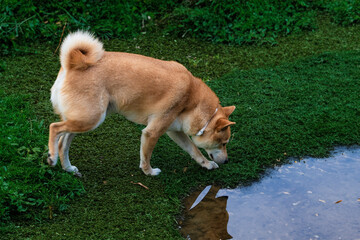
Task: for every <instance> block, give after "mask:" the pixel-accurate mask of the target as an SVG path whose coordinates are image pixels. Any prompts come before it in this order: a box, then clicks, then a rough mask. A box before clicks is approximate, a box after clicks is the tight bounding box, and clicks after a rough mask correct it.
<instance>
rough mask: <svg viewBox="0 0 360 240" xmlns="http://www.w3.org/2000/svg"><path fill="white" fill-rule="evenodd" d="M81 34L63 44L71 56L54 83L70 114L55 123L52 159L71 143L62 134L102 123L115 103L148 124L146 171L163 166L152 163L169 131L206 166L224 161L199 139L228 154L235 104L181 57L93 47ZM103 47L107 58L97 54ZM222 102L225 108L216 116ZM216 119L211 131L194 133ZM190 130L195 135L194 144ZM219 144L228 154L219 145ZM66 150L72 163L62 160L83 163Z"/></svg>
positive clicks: (57, 100) (59, 108)
mask: <svg viewBox="0 0 360 240" xmlns="http://www.w3.org/2000/svg"><path fill="white" fill-rule="evenodd" d="M76 34H77V35H76ZM74 35H76V38H75V37H73V39H74V41H78V42H77V43H76V42H74V43H73V42H71V44H70V43H69V42H70V41H71V40H72V36H71V35H70V36H68V37H67V39H66V41H67V44H68V45H70V46H71V47H70V48H68V49H67V48H65V47H64V48H62V50H63V51H68V52H62V53H61V56H65V57H62V58H61V63H62V68H61V69H60V71H59V75H58V78H57V80H56V82H55V84H54V86H53V88H52V96H51V100H52V102H53V105H54V108H55V111H56V112H57V113H58V114H59V115H60V116H61V118H62V120H63V121H61V122H58V123H52V124H51V125H50V134H49V158H48V162H49V164H50V165H55V164H56V161H57V155H58V148H59V147H60V150H61V151H63V152H64V151H66V149H67V150H68V148H69V144H70V143H67V144H68V145H67V146H62V144H59V145H60V146H57V145H58V141H59V137H60V136H61V135H62V134H69V133H81V132H86V131H89V130H92V129H94V128H96V127H97V126H98V125H99V124H101V122H102V121H103V120H104V118H105V116H106V114H108V113H109V111H116V112H119V113H120V114H122V115H124V116H125V117H126V118H127V119H129V120H130V121H133V122H135V123H138V124H143V125H146V127H145V129H143V131H142V137H141V149H140V167H141V168H142V170H143V171H144V173H145V174H149V175H157V174H158V173H159V172H160V170H159V169H152V167H151V165H150V158H151V154H152V151H153V149H154V146H155V144H156V142H157V140H158V138H159V137H160V136H161V135H162V134H164V133H165V132H167V133H168V135H169V136H170V137H171V138H172V139H173V140H174V141H175V142H176V143H177V144H178V145H179V146H180V147H182V148H183V149H184V150H185V151H187V152H188V153H189V154H190V155H191V156H192V157H193V158H194V159H195V160H196V161H197V162H198V163H199V164H201V165H202V166H203V167H206V168H207V169H212V168H216V167H217V165H216V163H214V162H212V161H208V160H207V159H206V158H205V157H204V156H203V155H202V154H201V152H200V151H199V150H198V149H197V147H196V146H195V144H196V145H197V146H200V147H204V148H205V149H206V150H207V151H208V153H209V152H210V153H209V156H214V155H216V156H217V157H214V160H215V161H216V162H220V163H222V162H226V161H227V154H226V148H224V146H223V145H222V144H224V143H225V144H226V143H227V142H228V140H229V138H230V128H229V127H228V126H230V125H232V124H234V123H233V122H230V121H229V120H228V117H229V115H230V114H231V112H232V111H234V109H235V107H224V108H223V107H221V106H220V104H219V99H218V98H217V96H216V95H215V93H214V92H213V91H211V89H210V88H209V87H208V86H207V85H206V84H205V83H203V82H202V81H201V80H200V79H198V78H196V77H194V76H193V75H192V74H191V73H190V72H189V71H188V70H187V69H186V68H185V67H184V66H183V65H181V64H179V63H177V62H173V61H170V62H169V61H162V60H158V59H154V58H150V57H146V56H141V55H136V54H129V53H120V52H103V53H102V52H101V51H103V50H102V45H101V48H99V46H97V48H95V47H92V45H91V44H89V43H88V42H86V41H82V40H81V41H80V40H79V38H80V39H81V33H78V32H77V33H75V34H74ZM86 37H89V35H87V36H86ZM93 40H94V41H97V40H96V39H93ZM91 41H92V40H91V39H90V40H89V42H90V43H92V42H91ZM100 55H101V58H100V59H98V60H96V59H97V58H96V57H97V56H100ZM64 58H65V59H64ZM62 71H64V72H62ZM216 108H218V111H217V112H216V115H215V116H213V114H214V111H215V109H216ZM212 116H213V117H212ZM210 119H211V121H210V123H209V125H208V126H207V128H206V130H205V132H204V134H203V135H202V136H195V135H196V133H197V132H198V131H199V130H200V129H201V128H202V127H203V126H204V125H205V124H206V123H207V122H208V121H209V120H210ZM71 136H72V135H71ZM188 136H193V138H192V139H193V140H194V142H195V144H194V143H193V142H192V141H191V139H190V138H189V137H188ZM71 139H72V138H71ZM66 142H71V140H70V141H66ZM60 143H62V141H60ZM63 149H65V150H63ZM214 149H216V150H214ZM218 151H221V152H222V154H220V153H215V152H218ZM212 152H213V153H212ZM210 154H211V155H210ZM60 157H61V158H63V159H62V163H63V162H64V163H65V166H64V165H63V168H66V169H68V168H70V169H75V168H76V167H75V166H71V165H70V162H69V160H68V154H67V153H66V152H65V153H60ZM76 170H77V168H76Z"/></svg>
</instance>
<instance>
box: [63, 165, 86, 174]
mask: <svg viewBox="0 0 360 240" xmlns="http://www.w3.org/2000/svg"><path fill="white" fill-rule="evenodd" d="M64 170H65V171H66V172H69V173H73V174H74V176H76V177H82V175H81V173H80V172H79V169H78V168H77V167H75V166H69V167H67V168H64Z"/></svg>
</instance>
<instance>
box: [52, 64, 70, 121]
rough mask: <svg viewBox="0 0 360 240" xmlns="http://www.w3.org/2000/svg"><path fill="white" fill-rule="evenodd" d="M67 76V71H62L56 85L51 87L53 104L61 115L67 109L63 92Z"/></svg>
mask: <svg viewBox="0 0 360 240" xmlns="http://www.w3.org/2000/svg"><path fill="white" fill-rule="evenodd" d="M65 76H66V71H61V72H60V73H59V75H58V77H57V79H56V81H55V83H54V85H53V86H52V88H51V102H52V105H53V107H54V109H55V111H56V112H57V113H58V114H61V115H63V113H64V111H65V106H64V99H63V96H62V95H63V94H62V92H61V90H62V87H63V85H64V81H65Z"/></svg>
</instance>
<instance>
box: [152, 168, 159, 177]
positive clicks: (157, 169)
mask: <svg viewBox="0 0 360 240" xmlns="http://www.w3.org/2000/svg"><path fill="white" fill-rule="evenodd" d="M160 173H161V170H160V168H153V169H152V171H151V173H150V175H151V176H157V175H159V174H160Z"/></svg>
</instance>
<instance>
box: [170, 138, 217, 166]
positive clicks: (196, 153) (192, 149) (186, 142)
mask: <svg viewBox="0 0 360 240" xmlns="http://www.w3.org/2000/svg"><path fill="white" fill-rule="evenodd" d="M166 133H167V135H168V136H169V137H170V138H171V139H172V140H173V141H174V142H175V143H176V144H177V145H179V147H181V148H182V149H183V150H184V151H185V152H187V153H189V154H190V156H191V157H192V158H193V159H194V160H195V161H196V162H197V163H198V164H200V165H201V166H202V167H204V168H206V169H208V170H210V169H214V168H218V167H219V166H218V165H217V164H216V163H215V162H214V161H209V160H207V159H206V158H205V157H204V155H203V154H202V153H201V152H200V150H199V149H198V148H197V147H196V145H195V144H194V143H193V142H192V141H191V139H190V138H189V136H188V135H186V134H185V133H183V132H175V131H168V132H166Z"/></svg>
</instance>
